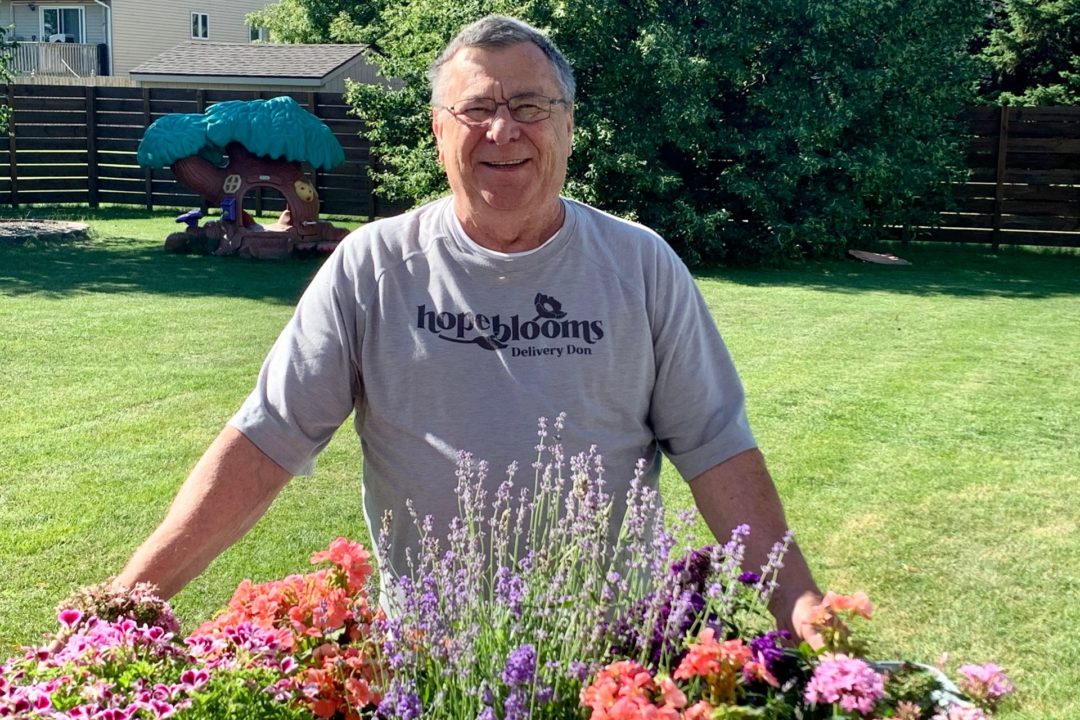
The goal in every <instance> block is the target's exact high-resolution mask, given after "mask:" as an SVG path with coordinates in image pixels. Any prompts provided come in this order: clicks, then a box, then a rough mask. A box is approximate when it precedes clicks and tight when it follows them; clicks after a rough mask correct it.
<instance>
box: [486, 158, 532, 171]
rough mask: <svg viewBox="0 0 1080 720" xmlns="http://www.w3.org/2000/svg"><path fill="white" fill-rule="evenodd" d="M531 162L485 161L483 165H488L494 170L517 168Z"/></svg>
mask: <svg viewBox="0 0 1080 720" xmlns="http://www.w3.org/2000/svg"><path fill="white" fill-rule="evenodd" d="M527 162H529V161H528V160H485V161H484V162H482V163H481V165H487V166H488V167H492V168H500V169H502V168H515V167H520V166H522V165H524V164H525V163H527Z"/></svg>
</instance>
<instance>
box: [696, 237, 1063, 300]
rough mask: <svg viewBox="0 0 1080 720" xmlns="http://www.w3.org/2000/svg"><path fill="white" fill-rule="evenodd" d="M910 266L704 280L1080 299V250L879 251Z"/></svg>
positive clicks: (733, 273)
mask: <svg viewBox="0 0 1080 720" xmlns="http://www.w3.org/2000/svg"><path fill="white" fill-rule="evenodd" d="M874 250H875V251H878V252H890V253H895V254H896V255H897V256H899V257H901V258H903V259H905V260H908V261H909V262H911V265H876V264H873V263H865V262H861V261H858V260H855V259H848V260H833V261H815V262H806V263H800V264H793V265H791V266H789V267H785V268H779V269H770V270H759V269H753V270H751V269H737V268H709V269H703V270H698V271H695V273H694V274H695V276H697V277H699V278H711V279H718V280H725V281H727V282H733V283H737V284H739V285H746V286H751V287H769V286H797V287H806V288H813V289H818V290H823V291H826V292H839V293H861V292H895V293H904V294H912V295H953V296H957V297H977V296H989V297H1016V298H1048V297H1055V296H1062V295H1077V294H1080V250H1075V249H1068V250H1059V249H1046V248H1018V247H1005V248H1002V249H1001V250H999V251H997V252H994V251H993V250H992V249H991V248H989V247H986V246H967V245H946V244H937V243H916V244H912V245H910V246H908V247H901V246H899V245H896V246H892V247H878V248H874Z"/></svg>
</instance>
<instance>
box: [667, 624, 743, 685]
mask: <svg viewBox="0 0 1080 720" xmlns="http://www.w3.org/2000/svg"><path fill="white" fill-rule="evenodd" d="M753 657H754V656H753V653H752V652H751V651H750V648H748V647H747V646H746V644H745V643H743V641H742V640H741V639H739V638H736V639H734V640H725V641H724V642H722V643H718V642H716V631H714V630H713V629H712V628H705V629H704V630H702V631H701V635H700V636H698V641H697V642H696V643H694V644H693V645H691V646H690V652H688V653H687V654H686V657H684V658H683V660H682V662H681V663H679V667H678V668H676V670H675V679H676V680H685V679H688V678H692V677H706V676H709V675H715V674H717V673H720V672H722V671H726V670H739V669H741V668H742V666H743V665H745V664H746V663H747V662H749V661H750V660H752V659H753Z"/></svg>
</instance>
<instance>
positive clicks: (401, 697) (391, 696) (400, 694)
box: [375, 687, 423, 720]
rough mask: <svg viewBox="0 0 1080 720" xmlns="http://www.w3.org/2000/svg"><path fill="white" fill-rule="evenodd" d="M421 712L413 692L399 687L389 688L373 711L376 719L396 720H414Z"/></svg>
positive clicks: (421, 709) (417, 697) (417, 699)
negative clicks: (391, 719) (394, 719)
mask: <svg viewBox="0 0 1080 720" xmlns="http://www.w3.org/2000/svg"><path fill="white" fill-rule="evenodd" d="M422 712H423V707H422V706H421V704H420V698H419V696H417V694H416V693H414V692H408V691H406V690H404V689H402V688H401V687H391V688H390V690H388V691H387V693H386V694H385V695H383V699H382V702H380V703H379V707H378V708H376V710H375V717H377V718H387V719H389V718H397V720H416V718H418V717H420V714H421V713H422Z"/></svg>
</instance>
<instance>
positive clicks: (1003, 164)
mask: <svg viewBox="0 0 1080 720" xmlns="http://www.w3.org/2000/svg"><path fill="white" fill-rule="evenodd" d="M1008 160H1009V106H1008V105H1005V106H1003V107H1002V108H1001V114H1000V116H999V118H998V147H997V171H996V174H995V176H994V183H995V185H994V223H993V228H994V231H993V235H992V236H991V239H992V240H993V245H992V248H993V250H994V252H997V250H998V247H1000V245H1001V215H1002V212H1003V211H1004V208H1005V173H1006V171H1007V170H1008V167H1009V162H1008Z"/></svg>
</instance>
